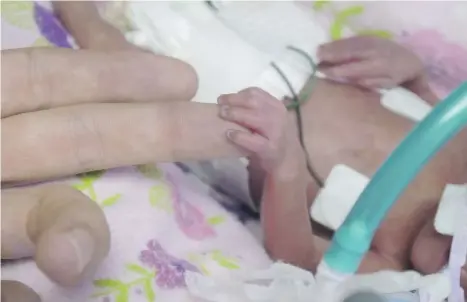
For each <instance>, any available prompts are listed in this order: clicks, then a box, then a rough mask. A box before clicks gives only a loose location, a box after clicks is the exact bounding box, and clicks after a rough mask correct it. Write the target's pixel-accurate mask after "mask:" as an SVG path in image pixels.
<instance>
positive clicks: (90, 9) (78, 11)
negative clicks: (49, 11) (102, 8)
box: [53, 1, 140, 50]
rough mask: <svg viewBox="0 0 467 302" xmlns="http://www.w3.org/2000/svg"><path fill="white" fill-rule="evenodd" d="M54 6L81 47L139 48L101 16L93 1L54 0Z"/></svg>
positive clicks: (100, 48) (99, 48) (105, 48)
mask: <svg viewBox="0 0 467 302" xmlns="http://www.w3.org/2000/svg"><path fill="white" fill-rule="evenodd" d="M53 7H54V10H55V13H56V14H57V16H58V18H60V20H61V21H62V23H63V25H64V26H65V27H66V29H67V30H68V31H69V32H70V34H71V35H72V36H73V37H74V38H75V40H76V42H77V43H78V45H79V46H80V47H81V48H88V49H98V50H119V49H121V50H124V49H127V50H130V49H133V50H137V49H139V48H138V47H136V46H135V45H133V44H131V43H129V42H127V41H126V39H125V37H124V35H123V34H122V33H121V32H120V31H119V30H118V29H117V28H115V27H113V26H112V25H111V24H109V23H108V22H107V21H105V20H104V19H103V18H102V17H101V16H100V14H99V11H98V10H97V7H96V5H95V3H94V2H93V1H53ZM139 50H140V49H139Z"/></svg>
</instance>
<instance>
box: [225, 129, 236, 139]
mask: <svg viewBox="0 0 467 302" xmlns="http://www.w3.org/2000/svg"><path fill="white" fill-rule="evenodd" d="M235 132H236V131H235V130H232V129H229V130H227V132H226V135H227V138H228V139H230V140H232V141H233V140H235Z"/></svg>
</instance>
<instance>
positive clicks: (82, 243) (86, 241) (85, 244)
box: [65, 229, 95, 273]
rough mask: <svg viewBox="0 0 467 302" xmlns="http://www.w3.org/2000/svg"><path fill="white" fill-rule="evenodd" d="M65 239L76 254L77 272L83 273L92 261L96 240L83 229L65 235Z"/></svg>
mask: <svg viewBox="0 0 467 302" xmlns="http://www.w3.org/2000/svg"><path fill="white" fill-rule="evenodd" d="M65 238H66V239H67V240H68V242H69V243H70V245H71V246H72V248H73V250H74V252H75V256H76V272H80V273H81V272H83V270H84V269H85V268H86V266H87V265H89V263H90V262H91V260H92V257H93V254H94V251H95V245H94V238H93V237H92V236H91V234H89V232H87V231H85V230H83V229H73V230H71V231H69V232H67V233H65Z"/></svg>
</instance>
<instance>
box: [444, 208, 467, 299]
mask: <svg viewBox="0 0 467 302" xmlns="http://www.w3.org/2000/svg"><path fill="white" fill-rule="evenodd" d="M459 202H460V203H463V204H462V206H461V207H460V209H459V210H458V211H457V212H456V215H457V217H456V226H455V231H454V237H453V239H452V244H451V252H450V254H449V262H448V274H449V277H450V280H451V294H450V295H449V298H448V301H449V302H461V301H465V299H464V290H463V289H462V287H461V286H460V277H461V270H462V267H463V266H464V265H465V264H466V260H467V221H466V217H467V200H460V201H459Z"/></svg>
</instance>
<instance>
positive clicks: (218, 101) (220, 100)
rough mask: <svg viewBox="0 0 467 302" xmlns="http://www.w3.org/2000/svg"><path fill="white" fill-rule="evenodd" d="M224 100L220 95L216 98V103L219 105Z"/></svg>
mask: <svg viewBox="0 0 467 302" xmlns="http://www.w3.org/2000/svg"><path fill="white" fill-rule="evenodd" d="M224 102H225V98H224V95H221V96H219V97H218V98H217V103H218V104H219V105H222V104H224Z"/></svg>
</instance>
